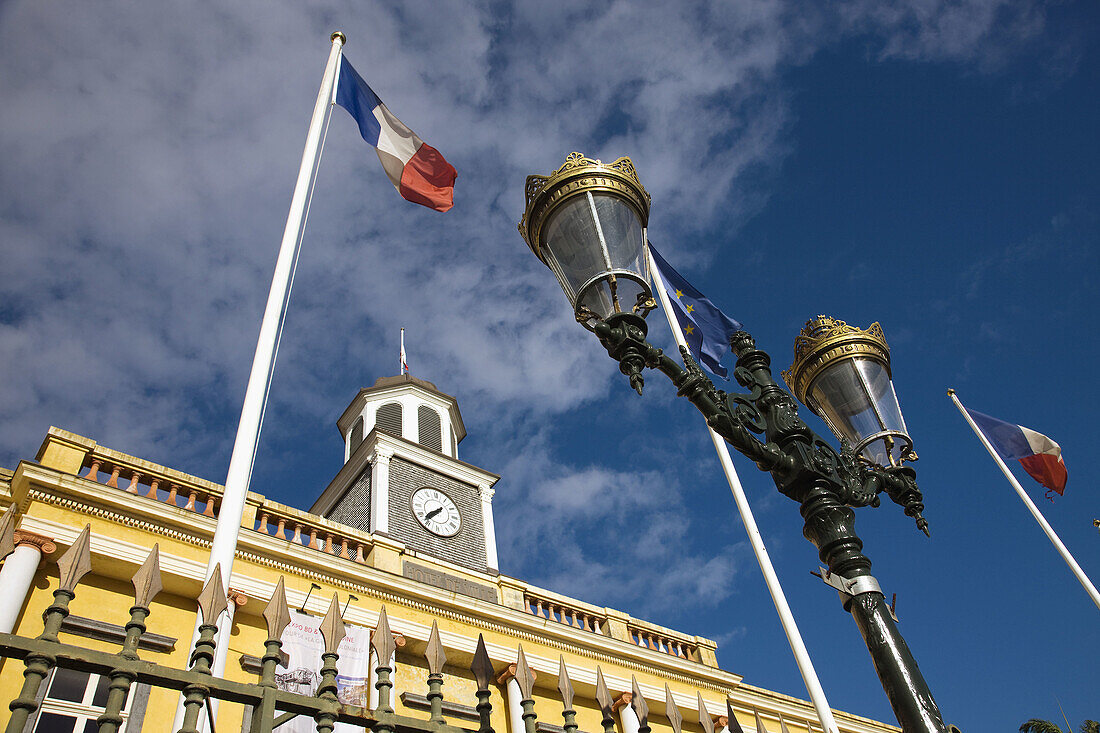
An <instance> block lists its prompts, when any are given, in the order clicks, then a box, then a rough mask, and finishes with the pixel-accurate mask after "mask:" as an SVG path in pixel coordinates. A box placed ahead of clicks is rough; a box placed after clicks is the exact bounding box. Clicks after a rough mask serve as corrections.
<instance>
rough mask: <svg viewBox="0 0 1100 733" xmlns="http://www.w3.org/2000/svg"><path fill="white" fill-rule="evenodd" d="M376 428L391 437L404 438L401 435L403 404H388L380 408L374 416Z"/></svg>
mask: <svg viewBox="0 0 1100 733" xmlns="http://www.w3.org/2000/svg"><path fill="white" fill-rule="evenodd" d="M374 426H375V427H376V428H378V429H379V430H383V431H385V432H387V433H389V434H390V435H396V436H397V437H399V438H400V437H402V434H401V403H400V402H387V403H386V404H384V405H382V406H381V407H379V408H378V413H377V414H376V415H375V416H374Z"/></svg>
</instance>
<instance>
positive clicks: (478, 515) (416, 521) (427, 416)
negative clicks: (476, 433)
mask: <svg viewBox="0 0 1100 733" xmlns="http://www.w3.org/2000/svg"><path fill="white" fill-rule="evenodd" d="M336 425H337V427H338V428H339V430H340V435H341V436H342V437H343V439H344V466H343V468H342V469H340V472H339V473H337V474H336V477H335V478H334V479H333V480H332V481H331V482H330V483H329V485H328V488H326V489H325V490H324V492H322V493H321V496H320V497H318V499H317V501H316V502H314V504H313V506H312V507H311V508H310V512H311V513H313V514H319V515H321V516H323V517H325V518H327V519H331V520H333V521H335V522H339V523H340V524H345V525H348V526H351V527H355V528H357V529H361V530H363V531H366V532H370V533H371V534H374V535H382V536H385V537H387V538H389V539H391V540H396V541H398V542H401V543H402V544H404V546H405V548H406V550H407V551H411V553H410V554H412V555H414V556H417V555H423V556H426V557H429V558H434V559H436V560H442V561H444V562H445V563H452V564H455V565H457V566H460V567H462V568H466V569H469V570H474V571H478V572H483V573H484V572H487V573H490V574H495V573H496V572H497V570H498V568H497V548H496V532H495V529H494V526H493V503H492V502H493V484H495V483H496V481H497V479H499V478H500V477H499V476H497V475H496V474H493V473H489V472H488V471H485V470H483V469H480V468H478V467H476V466H471V465H470V464H468V463H464V462H463V461H460V460H459V459H458V444H459V443H460V442H461V441H462V439H463V438H464V437H466V428H465V427H464V426H463V424H462V415H461V413H460V412H459V411H458V402H457V401H456V400H455V398H454V397H452V396H450V395H448V394H445V393H443V392H440V391H439V389H437V388H436V386H435V385H434V384H432V383H431V382H428V381H425V380H423V379H417V378H415V377H412V376H409V375H408V374H402V375H400V376H396V377H383V378H381V379H379V380H377V381H376V382H375V383H374V385H373V386H372V387H368V388H365V389H361V390H359V394H357V395H356V396H355V399H353V400H352V401H351V404H350V405H348V408H347V409H346V410H344V414H343V415H341V416H340V419H339V420H337V421H336Z"/></svg>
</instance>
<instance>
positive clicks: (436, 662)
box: [424, 619, 447, 675]
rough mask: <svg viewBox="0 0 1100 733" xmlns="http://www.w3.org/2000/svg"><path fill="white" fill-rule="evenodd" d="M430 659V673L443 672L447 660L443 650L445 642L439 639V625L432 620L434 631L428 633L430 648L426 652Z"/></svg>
mask: <svg viewBox="0 0 1100 733" xmlns="http://www.w3.org/2000/svg"><path fill="white" fill-rule="evenodd" d="M424 656H425V657H427V659H428V673H429V674H440V675H441V674H443V665H444V664H446V662H447V655H446V654H445V653H444V652H443V644H442V642H440V640H439V626H438V624H436V622H435V620H434V619H433V620H432V632H431V633H430V634H428V648H427V650H426V652H425V654H424Z"/></svg>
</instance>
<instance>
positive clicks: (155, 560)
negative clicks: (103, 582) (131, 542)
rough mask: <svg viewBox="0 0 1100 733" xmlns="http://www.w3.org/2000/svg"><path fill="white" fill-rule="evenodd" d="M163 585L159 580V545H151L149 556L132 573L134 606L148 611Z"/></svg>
mask: <svg viewBox="0 0 1100 733" xmlns="http://www.w3.org/2000/svg"><path fill="white" fill-rule="evenodd" d="M163 588H164V585H163V584H162V583H161V579H160V544H159V543H158V544H155V545H153V549H152V551H150V553H149V556H148V557H147V558H145V564H144V565H142V566H141V567H140V568H138V571H137V572H136V573H134V605H135V606H143V607H145V608H146V609H147V610H148V607H149V604H150V603H152V602H153V599H154V598H156V596H157V594H158V593H160V592H161V590H162V589H163Z"/></svg>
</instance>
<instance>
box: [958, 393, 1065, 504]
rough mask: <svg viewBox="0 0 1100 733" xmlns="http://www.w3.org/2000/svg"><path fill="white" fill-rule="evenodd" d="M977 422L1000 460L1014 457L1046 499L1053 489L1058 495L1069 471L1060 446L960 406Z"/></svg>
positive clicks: (1025, 430)
mask: <svg viewBox="0 0 1100 733" xmlns="http://www.w3.org/2000/svg"><path fill="white" fill-rule="evenodd" d="M963 409H964V410H966V412H967V414H968V415H970V417H971V418H972V419H973V420H974V422H976V423H977V424H978V427H979V428H981V430H982V432H983V433H984V434H985V437H986V438H988V439H989V442H990V443H992V444H993V447H994V448H995V449H996V451H997V453H999V454H1000V456H1001V458H1003V459H1004V460H1006V461H1007V460H1010V459H1013V458H1015V459H1016V460H1018V461H1019V462H1020V465H1021V466H1023V467H1024V470H1025V471H1027V474H1028V475H1029V476H1031V478H1033V479H1035V480H1036V481H1038V482H1039V483H1040V484H1041V485H1043V486H1045V487H1046V488H1047V489H1048V491H1047V498H1050V492H1052V491H1056V492H1058V495H1059V496H1061V495H1062V492H1063V491H1065V488H1066V480H1067V479H1068V477H1069V474H1068V473H1067V472H1066V464H1065V463H1063V462H1062V449H1061V448H1060V447H1059V446H1058V444H1057V443H1055V442H1054V441H1053V440H1051V439H1050V438H1048V437H1047V436H1045V435H1043V434H1042V433H1037V432H1035V431H1034V430H1031V429H1030V428H1025V427H1024V426H1022V425H1013V424H1012V423H1007V422H1005V421H1003V420H998V419H997V418H995V417H990V416H989V415H985V414H982V413H980V412H977V411H976V410H971V409H970V408H969V407H965V406H964V407H963Z"/></svg>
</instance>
